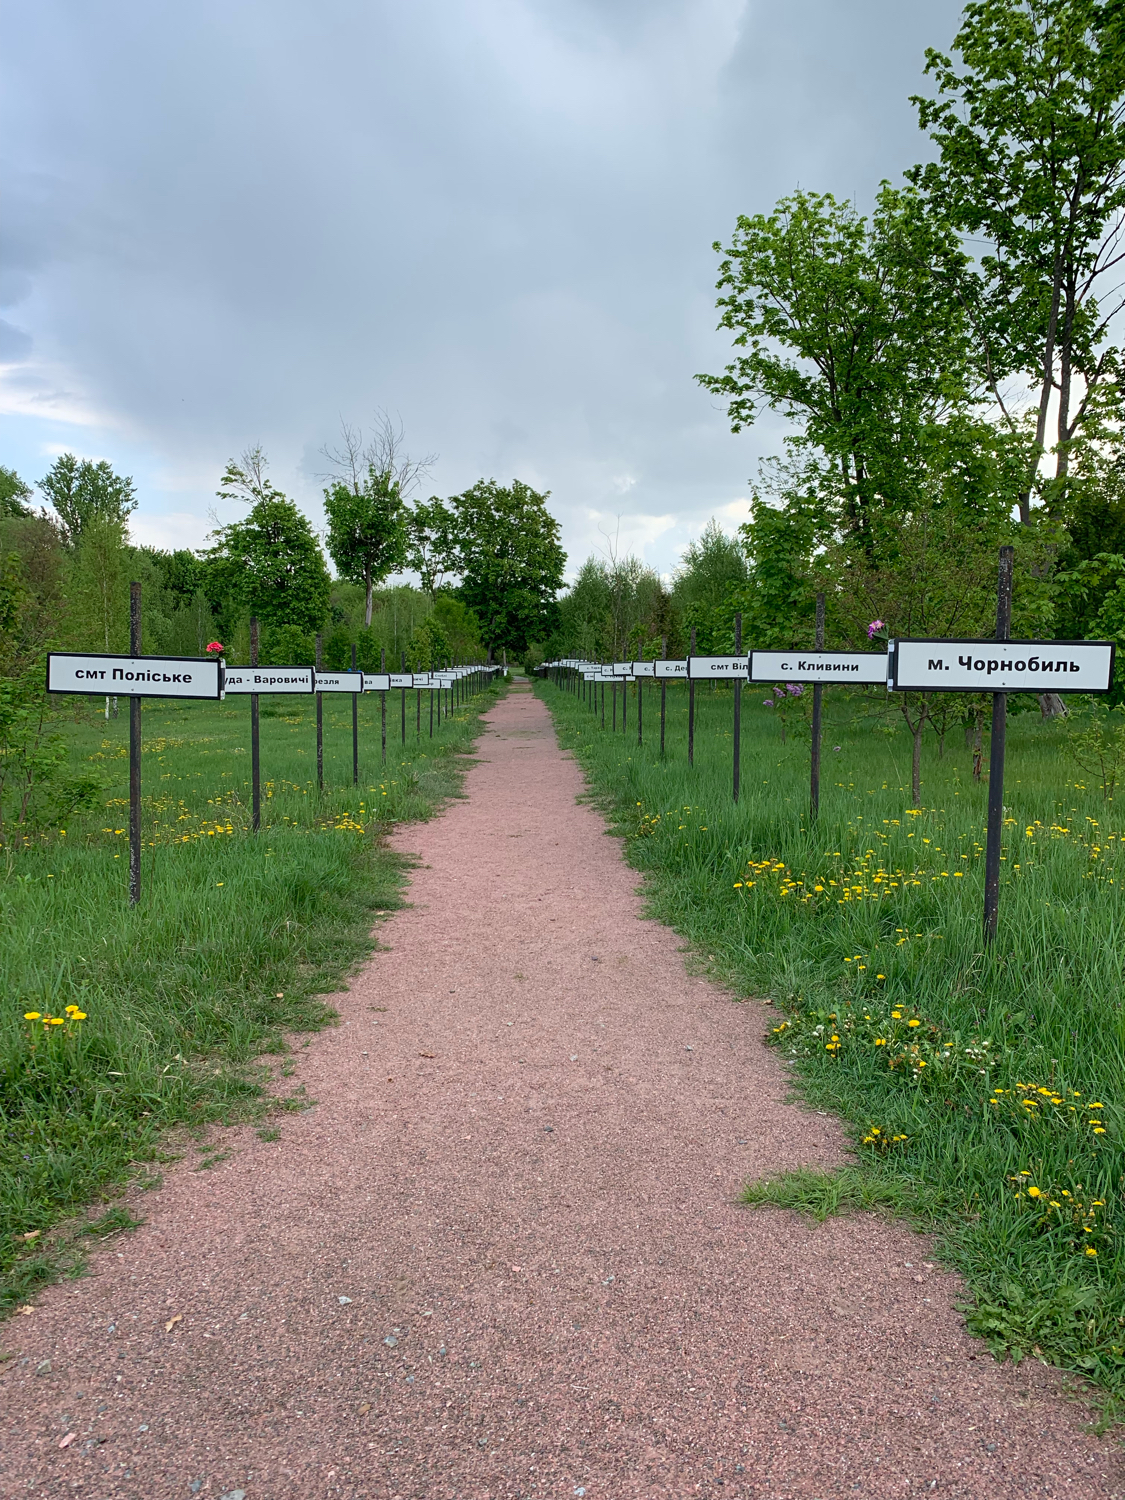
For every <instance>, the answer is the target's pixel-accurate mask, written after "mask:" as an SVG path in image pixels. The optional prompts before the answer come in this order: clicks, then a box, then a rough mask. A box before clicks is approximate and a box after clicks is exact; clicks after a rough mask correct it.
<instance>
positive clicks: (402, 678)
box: [391, 672, 414, 688]
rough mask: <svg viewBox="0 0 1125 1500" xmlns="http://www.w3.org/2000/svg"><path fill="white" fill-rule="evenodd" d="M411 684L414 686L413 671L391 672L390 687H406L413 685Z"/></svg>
mask: <svg viewBox="0 0 1125 1500" xmlns="http://www.w3.org/2000/svg"><path fill="white" fill-rule="evenodd" d="M413 686H414V673H413V672H392V673H391V687H393V688H408V687H413Z"/></svg>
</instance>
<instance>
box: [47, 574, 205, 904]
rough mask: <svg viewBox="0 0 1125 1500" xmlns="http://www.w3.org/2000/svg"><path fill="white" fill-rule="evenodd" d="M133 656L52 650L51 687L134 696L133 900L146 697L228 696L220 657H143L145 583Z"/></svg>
mask: <svg viewBox="0 0 1125 1500" xmlns="http://www.w3.org/2000/svg"><path fill="white" fill-rule="evenodd" d="M129 644H130V646H131V647H132V648H133V649H132V654H131V655H129V656H117V655H109V654H101V653H99V654H94V653H93V652H85V651H52V652H51V653H50V654H49V655H48V657H47V691H48V692H49V693H80V694H82V695H84V696H91V697H99V698H100V697H104V696H105V694H106V692H107V691H108V692H110V693H116V694H117V696H118V697H122V698H125V697H127V698H128V699H129V904H130V906H136V904H137V902H138V901H139V900H140V899H141V699H142V698H210V699H213V700H215V701H216V702H217V701H218V700H219V699H221V698H222V696H223V663H222V661H221V660H220V659H219V658H216V657H202V658H200V657H194V656H142V655H141V586H140V584H139V583H133V584H131V585H130V589H129Z"/></svg>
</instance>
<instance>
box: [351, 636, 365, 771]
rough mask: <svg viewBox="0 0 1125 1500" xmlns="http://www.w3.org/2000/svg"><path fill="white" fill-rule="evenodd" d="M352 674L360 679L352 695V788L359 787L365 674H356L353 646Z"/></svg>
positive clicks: (353, 649) (354, 649)
mask: <svg viewBox="0 0 1125 1500" xmlns="http://www.w3.org/2000/svg"><path fill="white" fill-rule="evenodd" d="M352 673H353V675H358V677H359V687H358V688H356V690H355V691H354V692H353V693H352V786H358V785H359V695H360V693H362V692H363V673H362V672H359V673H358V674H357V673H356V648H355V646H354V645H353V646H352Z"/></svg>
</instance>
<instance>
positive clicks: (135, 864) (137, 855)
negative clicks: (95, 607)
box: [129, 583, 141, 906]
mask: <svg viewBox="0 0 1125 1500" xmlns="http://www.w3.org/2000/svg"><path fill="white" fill-rule="evenodd" d="M129 654H130V656H140V654H141V586H140V584H139V583H131V584H130V585H129ZM140 899H141V700H140V699H139V698H130V699H129V905H130V906H136V904H137V902H138V901H139V900H140Z"/></svg>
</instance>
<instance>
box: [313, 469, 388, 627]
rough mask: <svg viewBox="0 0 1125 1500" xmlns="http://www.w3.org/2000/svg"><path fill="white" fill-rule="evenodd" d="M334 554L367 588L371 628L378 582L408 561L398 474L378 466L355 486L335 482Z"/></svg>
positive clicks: (329, 500)
mask: <svg viewBox="0 0 1125 1500" xmlns="http://www.w3.org/2000/svg"><path fill="white" fill-rule="evenodd" d="M324 510H325V514H326V515H327V517H328V552H329V555H330V556H331V558H332V561H333V562H334V563H335V564H336V570H337V572H338V573H339V575H340V577H341V578H345V579H347V581H348V582H349V583H359V584H362V585H363V591H364V616H363V622H364V625H365V626H370V624H371V610H372V601H373V599H374V593H375V587H376V585H377V584H380V583H382V582H383V580H384V579H385V578H387V577H389V576H390V574H392V573H393V572H395V571H396V570H397V569H398V568H401V567H402V565H403V563H404V562H405V561H406V544H407V531H406V520H407V515H406V506H405V505H404V504H403V501H402V495H401V493H400V491H399V487H398V483H397V481H396V480H395V479H394V477H393V475H389V474H386V473H379V472H378V471H377V470H376V469H375V468H374V467H371V468H369V469H368V471H367V474H366V475H365V476H364V477H363V478H362V479H360V480H357V481H356V482H355V483H354V484H348V483H347V482H346V481H344V480H342V479H336V480H333V482H332V483H331V484H330V485H328V486H327V487H326V489H325V491H324Z"/></svg>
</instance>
